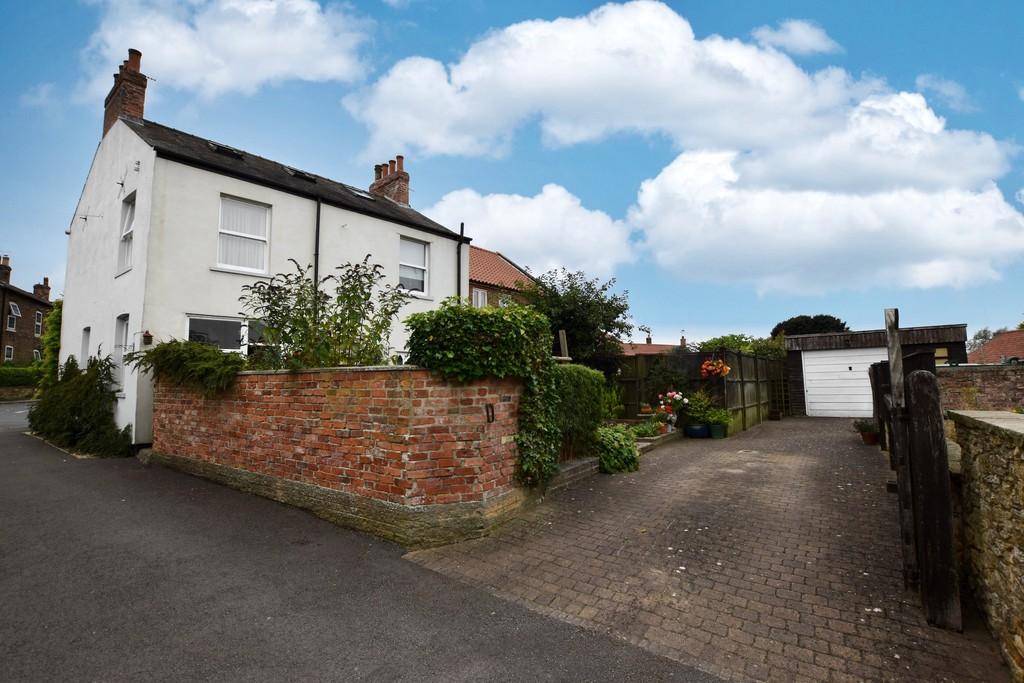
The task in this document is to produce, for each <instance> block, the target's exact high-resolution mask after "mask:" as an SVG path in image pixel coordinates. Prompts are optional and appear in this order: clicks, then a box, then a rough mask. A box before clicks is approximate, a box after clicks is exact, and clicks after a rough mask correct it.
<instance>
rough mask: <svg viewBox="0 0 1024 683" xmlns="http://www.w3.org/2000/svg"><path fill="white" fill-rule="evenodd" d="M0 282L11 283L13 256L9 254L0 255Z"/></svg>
mask: <svg viewBox="0 0 1024 683" xmlns="http://www.w3.org/2000/svg"><path fill="white" fill-rule="evenodd" d="M0 282H3V283H4V284H8V285H9V284H11V257H10V256H8V255H7V254H4V255H3V256H0Z"/></svg>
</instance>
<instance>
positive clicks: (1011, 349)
mask: <svg viewBox="0 0 1024 683" xmlns="http://www.w3.org/2000/svg"><path fill="white" fill-rule="evenodd" d="M1013 359H1017V362H1018V363H1024V330H1010V331H1009V332H999V333H997V334H996V336H994V337H992V339H990V340H988V341H987V342H985V343H984V344H983V345H982V346H981V347H980V348H978V349H975V350H974V351H971V352H970V353H969V354H967V361H968V362H970V363H1008V362H1011V361H1013Z"/></svg>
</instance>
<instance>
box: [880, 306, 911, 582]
mask: <svg viewBox="0 0 1024 683" xmlns="http://www.w3.org/2000/svg"><path fill="white" fill-rule="evenodd" d="M885 332H886V338H887V341H888V347H889V384H890V394H889V396H890V401H889V405H888V406H887V408H888V409H889V416H890V420H891V425H892V433H891V434H890V437H891V441H892V444H891V449H890V451H889V453H890V457H891V458H892V460H893V462H894V463H895V465H896V488H897V498H898V507H899V519H900V548H901V550H902V552H903V584H904V585H905V586H906V587H907V588H910V589H913V590H917V588H918V567H917V551H916V546H917V539H915V538H914V533H915V531H916V528H915V526H914V498H913V495H914V494H913V488H912V487H913V484H912V482H911V475H910V464H909V462H908V457H907V454H908V452H909V450H910V448H909V438H910V437H909V432H908V427H907V400H906V395H905V393H904V392H905V386H904V381H903V347H902V345H901V344H900V312H899V310H898V309H895V308H887V309H885Z"/></svg>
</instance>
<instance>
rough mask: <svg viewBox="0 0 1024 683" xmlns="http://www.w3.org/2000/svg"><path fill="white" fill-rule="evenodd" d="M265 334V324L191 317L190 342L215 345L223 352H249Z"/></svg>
mask: <svg viewBox="0 0 1024 683" xmlns="http://www.w3.org/2000/svg"><path fill="white" fill-rule="evenodd" d="M262 332H263V323H261V322H259V321H258V320H245V319H243V318H218V317H215V316H208V315H190V316H189V318H188V340H189V341H197V342H203V343H206V344H213V345H214V346H216V347H217V348H218V349H220V350H221V351H227V352H232V353H241V354H242V355H243V356H244V355H247V354H248V352H249V345H250V344H257V343H259V341H260V337H261V336H262Z"/></svg>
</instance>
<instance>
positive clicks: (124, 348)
mask: <svg viewBox="0 0 1024 683" xmlns="http://www.w3.org/2000/svg"><path fill="white" fill-rule="evenodd" d="M130 342H131V336H130V335H129V333H128V314H127V313H125V314H124V315H119V316H117V322H116V323H115V325H114V380H115V381H116V382H117V384H118V386H122V385H123V384H124V355H125V353H127V352H128V351H131V344H130Z"/></svg>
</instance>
